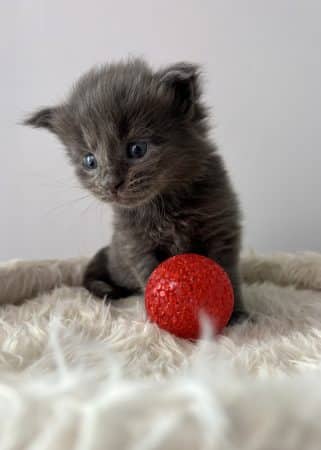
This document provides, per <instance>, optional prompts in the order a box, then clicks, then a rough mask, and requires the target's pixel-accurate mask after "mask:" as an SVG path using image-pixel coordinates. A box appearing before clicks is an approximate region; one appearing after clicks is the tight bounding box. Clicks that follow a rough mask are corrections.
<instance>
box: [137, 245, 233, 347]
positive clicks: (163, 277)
mask: <svg viewBox="0 0 321 450" xmlns="http://www.w3.org/2000/svg"><path fill="white" fill-rule="evenodd" d="M145 306H146V311H147V314H148V316H149V318H150V320H151V321H152V322H155V323H157V324H158V326H159V327H160V328H163V329H164V330H167V331H169V332H170V333H173V334H175V335H176V336H179V337H182V338H186V339H197V338H198V337H199V336H200V333H201V327H200V314H201V313H205V315H206V316H207V317H208V318H209V320H210V321H211V323H212V324H213V329H215V331H216V332H218V333H219V332H221V331H222V329H223V328H224V327H225V325H227V323H228V321H229V319H230V317H231V314H232V311H233V306H234V295H233V288H232V285H231V282H230V279H229V277H228V276H227V274H226V273H225V272H224V270H223V269H222V267H221V266H219V265H218V264H216V263H215V262H214V261H212V260H211V259H209V258H206V257H205V256H201V255H196V254H194V253H187V254H183V255H177V256H173V257H172V258H169V259H167V260H166V261H164V262H163V263H161V264H160V265H159V266H158V267H157V268H156V269H155V270H154V272H153V273H152V274H151V276H150V278H149V280H148V283H147V286H146V291H145Z"/></svg>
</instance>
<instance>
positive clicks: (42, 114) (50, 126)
mask: <svg viewBox="0 0 321 450" xmlns="http://www.w3.org/2000/svg"><path fill="white" fill-rule="evenodd" d="M58 112H59V108H58V107H54V108H42V109H40V110H38V111H36V112H34V113H33V114H31V115H30V116H29V117H27V118H26V119H25V120H24V121H23V124H24V125H29V126H31V127H34V128H46V129H47V130H49V131H52V132H53V133H55V132H56V130H55V118H56V117H57V114H58Z"/></svg>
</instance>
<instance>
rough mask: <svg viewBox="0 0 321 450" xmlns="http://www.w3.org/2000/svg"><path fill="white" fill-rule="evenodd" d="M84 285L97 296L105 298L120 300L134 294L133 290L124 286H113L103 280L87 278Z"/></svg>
mask: <svg viewBox="0 0 321 450" xmlns="http://www.w3.org/2000/svg"><path fill="white" fill-rule="evenodd" d="M84 286H85V288H87V289H88V291H89V292H90V293H91V294H93V295H94V296H95V297H98V298H103V299H105V300H118V299H120V298H125V297H128V296H130V295H131V294H132V292H131V291H129V290H128V289H126V288H124V287H120V286H111V285H110V284H108V283H106V282H105V281H101V280H85V282H84Z"/></svg>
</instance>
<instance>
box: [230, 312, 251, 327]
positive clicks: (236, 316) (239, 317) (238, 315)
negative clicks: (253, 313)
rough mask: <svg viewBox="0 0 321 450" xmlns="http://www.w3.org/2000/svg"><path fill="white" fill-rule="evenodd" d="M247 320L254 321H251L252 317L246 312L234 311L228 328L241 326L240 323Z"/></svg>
mask: <svg viewBox="0 0 321 450" xmlns="http://www.w3.org/2000/svg"><path fill="white" fill-rule="evenodd" d="M245 320H247V321H252V319H251V317H250V315H249V313H248V312H246V311H233V313H232V315H231V318H230V320H229V323H228V326H230V325H237V324H240V323H242V322H244V321H245Z"/></svg>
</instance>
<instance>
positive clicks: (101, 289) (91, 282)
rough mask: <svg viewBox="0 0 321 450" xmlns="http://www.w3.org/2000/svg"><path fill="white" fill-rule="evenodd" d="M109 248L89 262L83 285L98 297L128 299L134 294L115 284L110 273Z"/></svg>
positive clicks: (105, 248)
mask: <svg viewBox="0 0 321 450" xmlns="http://www.w3.org/2000/svg"><path fill="white" fill-rule="evenodd" d="M108 250H109V248H108V247H104V248H102V249H101V250H99V252H98V253H96V255H95V256H94V257H93V259H92V260H91V261H90V262H89V264H88V266H87V268H86V270H85V274H84V280H83V285H84V286H85V287H86V288H87V289H88V291H89V292H91V293H92V294H93V295H95V296H96V297H100V298H105V297H106V298H107V299H108V300H116V299H119V298H123V297H128V296H129V295H131V294H133V293H134V292H133V291H131V290H130V289H128V288H126V287H122V286H118V285H117V284H115V283H114V282H113V281H112V279H111V276H110V273H109V261H108Z"/></svg>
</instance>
